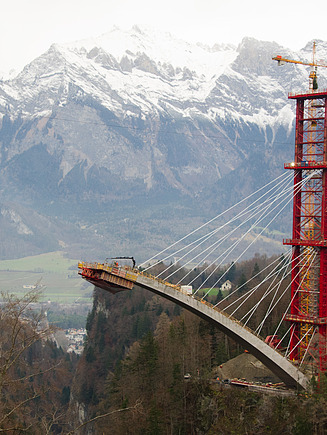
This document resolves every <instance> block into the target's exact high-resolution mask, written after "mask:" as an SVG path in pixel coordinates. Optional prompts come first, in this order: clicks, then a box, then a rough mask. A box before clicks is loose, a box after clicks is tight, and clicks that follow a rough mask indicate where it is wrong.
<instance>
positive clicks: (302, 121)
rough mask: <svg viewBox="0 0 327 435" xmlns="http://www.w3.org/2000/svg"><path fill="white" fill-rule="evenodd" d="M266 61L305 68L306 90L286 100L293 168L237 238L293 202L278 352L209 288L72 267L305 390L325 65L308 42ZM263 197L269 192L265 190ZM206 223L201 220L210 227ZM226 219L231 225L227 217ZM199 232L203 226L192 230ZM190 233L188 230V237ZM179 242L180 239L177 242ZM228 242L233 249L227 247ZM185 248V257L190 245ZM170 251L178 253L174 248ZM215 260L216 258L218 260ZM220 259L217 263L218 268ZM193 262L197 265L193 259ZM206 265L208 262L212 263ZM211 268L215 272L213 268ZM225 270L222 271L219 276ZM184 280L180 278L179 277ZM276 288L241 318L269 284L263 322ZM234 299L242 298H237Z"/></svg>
mask: <svg viewBox="0 0 327 435" xmlns="http://www.w3.org/2000/svg"><path fill="white" fill-rule="evenodd" d="M273 59H275V60H277V61H278V64H279V65H280V64H283V63H288V62H289V63H300V64H303V65H309V66H311V67H312V71H311V72H310V75H309V91H307V92H304V93H296V94H289V99H290V100H295V101H296V125H295V154H294V161H293V162H291V163H286V164H285V169H291V170H292V171H293V175H292V178H288V179H286V182H285V184H282V183H283V181H279V182H278V184H277V186H279V187H278V188H279V189H281V190H280V191H279V193H276V194H275V196H272V194H270V193H269V195H270V196H268V197H266V199H265V200H264V202H263V204H264V207H263V209H261V211H260V212H258V207H259V206H258V205H257V204H256V205H255V206H253V208H252V209H251V213H252V217H255V219H256V220H255V223H254V224H253V225H252V226H251V227H250V229H249V230H248V231H247V232H246V233H245V234H249V231H250V230H251V229H252V230H253V229H254V228H257V227H258V225H259V224H261V222H262V216H263V215H269V213H271V212H272V211H273V210H275V208H272V209H271V210H270V211H269V212H268V210H269V207H270V206H271V204H274V203H276V204H279V203H280V202H281V199H282V198H284V197H285V195H286V194H288V193H289V192H291V193H290V195H291V198H290V201H293V228H292V238H290V239H285V240H284V245H286V246H287V245H289V246H290V247H291V250H290V252H289V263H288V265H286V266H283V268H284V272H283V277H282V278H281V280H280V282H281V281H282V280H283V279H284V277H285V274H286V270H287V268H288V267H290V268H291V281H290V285H289V287H287V288H286V290H287V289H288V288H289V290H290V292H289V305H288V307H287V311H286V312H285V313H284V315H283V316H282V319H281V320H280V324H281V323H282V322H283V321H284V320H286V321H287V322H288V324H289V325H290V327H289V330H288V332H287V333H286V334H285V337H286V336H287V337H288V339H289V344H288V346H287V350H286V352H285V353H281V352H280V351H279V350H278V349H277V348H276V347H274V346H272V345H271V344H272V343H267V342H265V340H264V339H263V338H262V337H261V336H260V333H259V332H260V331H261V330H262V324H263V323H261V325H260V326H259V327H258V328H257V329H256V330H251V329H250V328H249V327H248V326H247V321H246V322H243V321H242V319H243V318H242V319H241V320H237V319H236V318H235V317H234V316H233V313H234V311H233V313H231V314H228V313H227V312H226V311H225V310H222V309H220V308H218V306H217V305H218V304H217V305H212V304H210V303H208V302H207V301H206V300H205V296H206V295H207V294H208V293H209V292H210V290H209V291H208V292H207V293H206V294H205V295H204V296H202V297H201V298H200V297H198V295H197V292H198V290H199V289H198V290H196V291H195V292H194V293H192V294H190V293H188V292H187V291H186V290H185V287H184V286H182V285H180V284H171V283H170V282H169V278H170V277H171V276H172V275H173V273H172V274H170V275H168V277H167V278H166V279H165V280H163V279H161V278H160V274H159V275H158V276H151V275H149V274H148V273H146V271H140V270H139V269H138V268H136V267H135V264H133V267H128V266H124V265H121V266H119V265H118V263H112V264H110V263H106V262H105V263H87V262H83V263H80V264H79V269H80V275H81V276H82V277H83V278H84V279H86V280H87V281H89V282H91V283H93V284H94V285H95V286H96V287H99V288H102V289H104V290H107V291H110V292H112V293H117V292H119V291H124V290H132V289H133V288H134V287H137V286H139V287H142V288H144V289H147V290H149V291H151V292H153V293H155V294H158V295H160V296H162V297H164V298H166V299H169V300H171V301H173V302H175V303H177V304H178V305H180V306H182V307H184V308H186V309H187V310H189V311H191V312H193V313H195V314H197V315H198V316H200V317H202V318H204V319H206V320H208V321H209V322H212V323H213V324H215V325H216V326H217V327H218V328H219V329H220V330H221V331H223V332H224V333H225V334H226V335H228V336H229V337H231V338H233V339H234V340H235V341H237V342H238V343H240V344H241V345H242V346H243V347H244V348H245V349H247V350H248V351H249V352H251V353H252V354H253V355H254V356H255V357H257V358H258V359H259V360H260V361H261V362H262V363H263V364H265V365H266V366H267V367H268V368H269V369H270V370H271V371H272V372H273V373H275V374H276V375H277V376H278V377H279V378H280V379H281V380H282V381H283V382H284V383H285V384H286V385H287V386H289V387H293V388H294V387H299V388H303V389H306V388H307V387H308V386H309V382H310V381H309V375H308V374H307V373H308V371H307V370H305V366H304V365H303V362H304V361H305V360H306V359H308V357H309V358H310V359H311V361H313V363H311V372H310V376H312V375H319V374H320V373H323V372H326V371H327V179H326V177H327V90H323V91H322V90H319V89H318V84H317V74H316V70H317V67H318V66H319V67H321V66H322V67H326V65H323V64H320V63H317V62H316V61H315V45H314V50H313V59H312V62H307V63H306V62H300V61H292V60H289V59H285V58H282V57H281V56H277V57H275V58H273ZM290 180H291V181H292V182H293V186H291V189H292V190H290V189H289V186H287V184H286V183H288V182H289V181H290ZM268 185H269V183H268V184H267V186H268ZM268 192H271V189H270V190H269V191H268ZM261 198H262V197H260V199H261ZM283 200H284V199H283ZM256 201H258V200H256ZM254 204H255V203H254ZM285 204H286V205H287V204H288V203H287V202H286V203H285ZM286 205H285V206H286ZM285 206H283V208H282V209H281V211H282V210H283V209H284V207H285ZM276 207H277V206H276ZM249 210H250V209H249V207H247V208H246V209H245V211H242V212H240V213H239V215H238V218H239V219H240V220H241V221H242V224H243V222H244V221H247V213H249ZM258 216H259V217H258ZM219 217H220V215H219ZM214 219H215V218H214ZM214 219H212V220H211V221H209V222H210V223H212V222H213V221H214ZM230 222H235V220H234V218H233V219H232V220H231V221H230ZM242 224H240V226H241V225H242ZM203 227H204V225H202V226H201V227H200V228H203ZM223 227H224V225H223V226H222V227H220V228H219V229H217V230H214V231H212V232H211V233H209V235H208V236H206V237H207V238H204V237H200V238H199V239H198V240H199V246H200V245H201V244H202V243H203V241H207V240H209V238H211V237H212V236H213V235H216V234H217V233H218V230H220V229H221V228H223ZM233 231H234V230H231V231H230V233H229V235H231V234H233ZM193 233H195V231H193V232H192V233H191V234H193ZM261 233H262V231H261ZM261 233H260V234H261ZM260 234H259V235H260ZM225 238H226V236H224V237H222V238H221V239H220V240H218V241H217V242H215V243H213V244H212V245H211V246H210V249H209V248H208V249H209V251H208V249H206V250H204V251H203V252H204V253H206V254H205V257H204V259H207V258H208V257H209V255H210V254H211V253H212V252H213V251H214V249H217V248H219V247H220V246H221V243H222V241H223V240H225ZM234 238H235V237H234ZM184 239H185V237H184V238H183V239H181V240H184ZM176 243H177V242H176ZM236 243H237V242H235V243H234V244H233V246H232V248H233V247H234V246H235V245H236ZM251 243H252V242H251ZM174 245H175V244H174ZM174 245H172V246H174ZM192 245H193V242H192V243H190V244H188V245H187V247H188V248H189V247H190V246H192ZM232 248H230V249H228V253H230V252H231V251H232ZM189 251H190V252H192V251H193V248H192V249H190V250H189ZM162 252H164V251H162ZM162 252H160V253H159V254H161V253H162ZM176 252H177V253H180V250H178V251H176ZM220 257H221V255H220V256H219V257H218V258H220ZM167 258H169V257H166V259H167ZM182 258H183V257H182ZM195 258H197V257H195ZM224 258H226V257H224ZM238 258H240V257H238ZM150 260H152V259H150ZM162 261H164V260H162ZM222 261H223V260H221V263H220V264H222ZM236 261H237V259H236ZM198 264H201V263H200V262H198ZM202 264H203V260H202ZM212 265H215V260H214V261H213V262H212ZM213 267H214V266H213ZM215 267H216V269H217V268H218V267H219V265H218V266H215ZM169 268H170V266H169V267H168V268H167V269H168V270H169ZM276 268H277V269H278V270H277V271H276ZM216 269H215V270H216ZM178 270H180V269H178ZM228 270H229V269H227V270H226V271H225V272H224V274H223V275H222V277H223V276H224V275H225V274H226V273H227V272H228ZM279 273H280V268H279V266H276V267H275V268H274V269H273V272H272V273H271V274H270V278H273V277H274V278H273V280H275V279H276V277H277V276H278V274H279ZM187 275H188V273H187V274H186V277H187ZM251 279H252V278H251ZM180 282H181V280H180V281H179V283H180ZM191 282H192V281H191ZM204 282H206V280H205V281H204ZM265 282H266V281H265ZM203 284H204V283H203ZM203 284H202V285H203ZM279 286H280V284H279V285H278V286H277V285H276V286H275V285H269V287H268V289H266V290H265V292H264V295H263V296H262V297H261V299H260V300H259V301H258V302H256V303H255V306H254V307H253V308H251V309H250V311H249V313H248V314H249V317H251V316H252V315H253V313H254V311H255V310H256V308H257V307H258V306H259V304H260V303H261V300H262V299H263V298H265V297H266V296H268V295H270V294H272V292H273V291H274V288H275V287H277V290H276V292H275V293H274V294H273V296H272V299H271V301H270V303H269V308H268V309H267V312H266V314H265V316H264V320H265V319H267V318H268V317H269V315H270V314H271V312H272V310H273V308H274V307H275V306H276V304H277V302H278V301H279V300H280V296H279V295H278V293H277V291H278V289H279ZM257 287H258V285H257V286H255V287H254V289H253V290H250V292H249V295H251V294H253V292H254V291H255V290H256V289H257ZM286 290H285V291H286ZM284 293H285V292H284ZM227 297H229V295H228V296H227ZM242 298H244V299H243V301H242ZM248 298H249V296H247V295H242V296H241V297H240V298H239V300H238V304H239V306H241V305H242V304H243V303H244V301H246V300H247V299H248ZM233 303H235V302H233ZM231 305H232V304H231ZM236 310H237V308H236V309H235V311H236ZM264 320H263V321H264ZM280 324H279V326H280ZM271 337H276V335H275V334H274V335H272V336H271Z"/></svg>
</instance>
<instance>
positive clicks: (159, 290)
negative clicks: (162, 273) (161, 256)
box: [79, 263, 309, 389]
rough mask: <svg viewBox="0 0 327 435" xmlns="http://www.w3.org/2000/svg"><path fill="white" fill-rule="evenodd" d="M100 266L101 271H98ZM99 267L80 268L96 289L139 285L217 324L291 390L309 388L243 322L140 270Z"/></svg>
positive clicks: (301, 375)
mask: <svg viewBox="0 0 327 435" xmlns="http://www.w3.org/2000/svg"><path fill="white" fill-rule="evenodd" d="M96 264H97V263H96ZM92 265H93V264H92ZM98 266H100V268H97V267H98ZM97 267H90V265H89V264H87V267H86V266H85V263H81V264H80V265H79V268H80V269H82V272H80V274H81V276H82V277H83V278H84V279H86V280H87V281H89V282H91V283H92V284H94V285H95V286H96V287H100V288H102V289H104V290H107V291H109V292H111V293H117V292H118V291H123V290H131V289H132V288H133V286H134V285H137V286H140V287H142V288H144V289H146V290H149V291H151V292H152V293H155V294H157V295H159V296H162V297H164V298H166V299H168V300H170V301H172V302H174V303H176V304H178V305H180V306H181V307H183V308H185V309H187V310H189V311H191V312H192V313H194V314H196V315H197V316H200V317H201V318H202V319H204V320H207V321H209V322H211V323H213V324H214V325H215V326H217V328H219V329H220V330H221V331H222V332H223V333H225V334H226V335H227V336H229V337H230V338H232V339H233V340H235V341H236V342H238V343H240V344H241V346H242V347H244V348H245V349H247V350H248V351H249V352H250V353H251V354H252V355H254V356H255V357H256V358H257V359H258V360H259V361H261V362H262V363H263V364H264V365H265V366H266V367H268V368H269V369H270V370H271V371H272V372H273V373H274V374H275V375H276V376H278V377H279V378H280V379H281V381H283V382H284V383H285V384H286V385H287V386H288V387H291V388H299V387H300V388H304V389H306V388H307V387H308V384H309V379H308V378H307V376H306V375H305V374H304V373H302V371H300V370H299V369H298V368H297V367H296V366H294V365H293V364H292V363H291V362H290V361H289V360H287V359H286V358H285V357H284V356H283V355H282V354H281V353H279V352H278V351H277V350H276V349H273V348H272V347H270V346H269V345H268V344H267V343H265V342H264V340H263V339H262V337H260V336H258V335H256V334H255V333H254V332H253V331H251V330H250V329H249V328H247V327H245V326H244V325H242V324H241V322H238V321H237V320H236V319H233V318H231V317H229V315H228V314H226V313H224V312H223V311H221V310H219V309H218V308H215V307H213V306H212V305H211V304H209V303H207V302H205V301H203V300H201V299H197V298H195V297H193V295H187V294H185V293H183V292H182V291H181V288H180V287H179V286H175V285H172V284H170V283H167V282H165V281H162V280H157V279H155V278H154V277H149V276H146V275H145V274H142V273H139V272H138V271H137V270H133V271H131V270H128V269H127V268H118V269H117V271H115V270H114V271H113V270H112V267H111V266H108V267H107V266H105V265H99V264H97ZM104 269H107V270H104Z"/></svg>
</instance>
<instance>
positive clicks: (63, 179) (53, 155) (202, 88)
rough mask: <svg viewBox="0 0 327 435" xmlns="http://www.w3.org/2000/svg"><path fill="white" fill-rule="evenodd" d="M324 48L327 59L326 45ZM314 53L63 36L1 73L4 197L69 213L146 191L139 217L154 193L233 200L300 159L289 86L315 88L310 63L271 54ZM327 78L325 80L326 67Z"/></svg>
mask: <svg viewBox="0 0 327 435" xmlns="http://www.w3.org/2000/svg"><path fill="white" fill-rule="evenodd" d="M317 47H318V52H317V57H321V58H325V59H327V43H326V42H323V41H317ZM311 51H312V43H308V45H307V46H306V47H305V48H304V49H303V50H301V52H299V53H292V52H290V51H289V50H287V49H285V48H283V47H281V46H279V45H278V44H276V43H273V42H262V41H257V40H254V39H251V38H245V39H243V41H242V42H241V43H240V44H239V46H238V47H234V46H232V45H219V44H217V45H215V46H214V47H207V46H205V45H201V44H197V45H192V44H189V43H187V42H185V41H182V40H177V39H176V38H174V37H173V36H171V35H170V34H159V33H157V32H153V31H150V30H148V29H140V28H138V27H133V28H132V29H131V30H130V31H128V32H127V31H122V30H120V29H118V28H114V29H112V30H111V31H110V32H109V33H107V34H104V35H102V36H100V37H98V38H94V39H89V40H84V41H77V42H74V43H69V44H63V45H58V44H54V45H52V46H51V47H50V48H49V50H48V51H47V52H46V53H44V54H43V55H42V56H40V57H38V58H37V59H35V60H34V61H33V62H31V63H30V64H29V65H27V66H26V67H25V68H24V69H23V70H22V71H21V72H20V73H19V74H18V75H17V76H16V77H15V78H14V79H11V80H6V81H1V82H0V117H1V118H0V119H1V120H0V162H1V184H2V190H1V200H2V201H6V200H8V199H10V200H12V199H13V198H14V200H15V201H17V200H18V199H19V201H20V202H23V203H25V204H26V205H29V206H33V207H35V208H37V209H38V210H39V211H42V212H43V213H44V212H45V210H47V213H48V214H51V213H54V214H56V215H57V214H58V213H60V214H61V215H62V216H63V217H65V213H66V212H67V208H69V207H72V208H73V209H74V212H72V211H71V212H70V213H73V214H74V215H75V219H77V217H76V216H79V218H80V216H82V215H83V216H84V218H85V219H86V220H87V219H88V217H87V216H89V215H90V214H91V215H92V213H93V212H94V203H96V204H98V205H97V207H99V210H101V211H103V210H107V209H108V208H111V207H113V204H118V203H119V204H121V202H122V201H134V202H135V201H136V198H138V200H139V201H141V202H142V204H143V205H142V207H140V208H137V207H136V209H137V212H136V213H137V214H139V216H140V218H141V216H143V215H142V211H141V209H144V208H146V207H145V206H144V201H145V200H146V198H147V201H148V205H149V206H151V204H153V203H154V202H155V201H156V200H158V198H159V197H160V198H161V201H162V203H165V201H168V199H169V200H170V201H171V200H178V201H179V203H183V204H184V205H185V204H186V203H187V201H193V200H194V198H201V200H202V201H203V203H205V204H206V212H211V211H213V210H215V211H216V210H217V209H220V208H221V207H222V206H223V205H224V204H223V203H224V201H227V199H226V198H225V197H226V196H225V195H224V193H225V192H226V190H227V189H228V190H229V194H228V195H227V196H228V200H231V198H234V197H235V196H238V195H242V194H244V193H245V192H244V190H248V189H250V188H252V187H254V186H255V185H256V184H257V183H259V182H260V181H261V180H258V178H259V177H260V178H261V179H262V180H263V179H264V178H265V177H268V178H269V177H270V178H271V177H273V176H274V175H275V174H276V173H277V172H280V171H281V170H282V164H283V162H284V160H288V159H289V158H292V153H293V146H292V134H291V133H292V126H293V121H294V106H293V103H291V102H289V101H288V100H287V93H288V92H289V91H295V90H299V89H302V90H305V89H306V88H307V82H308V69H307V68H306V67H303V66H299V65H293V64H289V65H287V66H284V67H282V68H279V67H277V64H276V63H275V62H273V61H272V59H271V58H272V57H273V56H275V55H276V54H281V55H285V56H288V57H291V58H293V59H301V60H306V61H307V60H310V59H311ZM319 81H320V83H319V84H320V87H327V85H326V83H327V74H326V72H325V71H323V69H321V70H320V71H319ZM259 164H260V165H261V167H260V168H261V169H260V171H259V173H260V174H259V173H258V171H257V169H258V166H256V165H259ZM236 172H237V176H235V174H236ZM240 177H245V178H246V180H247V182H246V183H241V184H240ZM240 186H242V187H240ZM223 198H225V199H223ZM67 199H69V204H68V205H67ZM136 202H137V201H136ZM81 204H84V206H83V205H81ZM89 204H93V206H92V207H91V208H90V209H88V207H89ZM209 204H210V205H209ZM79 206H81V209H79V210H77V209H76V207H79ZM195 214H197V212H196V213H195ZM2 216H3V217H5V216H9V215H8V214H6V213H5V214H2ZM122 218H124V219H125V217H124V216H123V212H122V213H119V212H118V211H117V213H116V219H118V220H119V219H122ZM162 219H166V217H162ZM159 220H160V219H159ZM22 224H23V223H22ZM190 225H191V223H190ZM21 227H22V226H21ZM27 227H28V225H27ZM25 237H27V235H26V234H25Z"/></svg>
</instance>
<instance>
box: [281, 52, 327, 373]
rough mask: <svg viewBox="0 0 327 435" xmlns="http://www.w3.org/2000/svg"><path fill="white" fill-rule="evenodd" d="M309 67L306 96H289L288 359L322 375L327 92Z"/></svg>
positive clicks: (326, 300) (325, 350)
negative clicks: (292, 109)
mask: <svg viewBox="0 0 327 435" xmlns="http://www.w3.org/2000/svg"><path fill="white" fill-rule="evenodd" d="M314 57H315V44H314V46H313V60H312V62H310V63H303V62H299V61H292V60H288V59H284V58H282V57H281V56H277V57H276V58H273V59H274V60H277V61H278V62H279V64H281V63H284V62H293V63H301V64H304V65H310V66H312V67H313V69H312V70H311V72H310V75H309V91H308V92H306V93H302V94H289V99H293V100H296V125H295V157H294V162H292V163H287V164H285V168H286V169H292V170H293V171H294V192H293V234H292V239H287V240H284V244H286V245H292V246H293V257H292V282H291V304H290V313H289V314H287V315H286V316H285V320H288V321H290V322H291V330H290V334H291V340H290V348H289V356H290V359H291V360H293V361H294V362H295V363H297V364H299V365H300V364H302V363H303V362H304V360H305V359H306V357H310V359H311V361H312V362H313V365H314V366H315V367H316V368H317V369H319V370H320V371H326V370H327V202H326V201H327V179H326V176H327V90H324V91H320V90H318V85H317V75H316V70H317V66H323V67H325V66H326V65H322V64H317V63H316V62H315V59H314Z"/></svg>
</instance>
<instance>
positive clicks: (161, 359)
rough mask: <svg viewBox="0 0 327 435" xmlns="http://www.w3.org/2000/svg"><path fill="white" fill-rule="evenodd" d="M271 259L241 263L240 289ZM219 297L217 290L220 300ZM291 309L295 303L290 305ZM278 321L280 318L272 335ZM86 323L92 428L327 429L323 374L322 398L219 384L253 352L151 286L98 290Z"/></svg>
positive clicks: (82, 383)
mask: <svg viewBox="0 0 327 435" xmlns="http://www.w3.org/2000/svg"><path fill="white" fill-rule="evenodd" d="M281 261H282V259H281ZM270 262H271V259H268V258H267V257H265V256H256V257H255V258H254V259H252V260H250V261H246V262H243V263H240V264H236V265H234V266H233V268H232V269H231V270H232V272H231V276H230V278H231V279H232V282H233V288H234V289H236V291H239V292H242V291H244V288H242V285H243V284H244V282H245V281H246V280H248V279H249V278H250V277H251V276H254V275H255V273H257V272H258V270H261V269H264V267H266V266H267V264H269V263H270ZM158 267H162V265H161V266H158ZM222 273H223V270H219V271H217V274H218V275H219V274H222ZM266 273H267V272H266ZM214 278H215V277H213V279H214ZM176 279H177V278H176ZM285 285H286V284H285ZM220 297H221V295H220V294H219V293H218V294H216V295H214V296H212V301H213V302H215V301H217V299H219V298H220ZM282 305H283V304H282ZM285 306H286V302H285V304H284V305H283V307H282V308H281V310H283V309H284V308H285ZM245 309H246V308H245ZM277 316H278V315H277ZM276 322H277V318H276V317H271V318H270V319H269V322H268V324H267V326H266V330H265V331H263V335H264V334H267V333H269V331H270V330H273V328H274V327H275V325H276ZM87 329H88V338H87V343H86V347H85V352H84V355H83V356H82V358H81V360H80V361H79V366H78V370H77V373H76V377H75V381H74V385H73V388H72V391H73V397H74V400H75V403H72V406H74V407H75V419H76V422H75V424H81V423H82V422H83V419H84V420H85V421H89V420H92V422H91V423H89V424H88V425H86V426H87V427H88V428H89V429H88V430H90V427H92V430H93V432H92V433H110V434H220V433H221V434H244V433H249V434H252V433H271V434H277V433H287V434H310V433H323V432H319V431H321V430H324V424H325V423H324V421H325V420H324V418H325V417H323V418H320V417H319V416H318V415H319V413H323V415H324V416H325V415H326V417H327V414H326V413H325V411H324V406H325V400H326V399H327V396H326V395H325V392H324V382H323V381H322V384H321V388H320V391H319V394H318V395H312V396H311V395H310V396H306V397H305V396H303V395H302V394H301V395H299V396H297V395H296V394H295V396H294V397H287V398H282V397H271V396H265V395H260V394H257V393H253V392H245V391H237V390H234V389H233V390H232V389H229V388H227V387H226V386H225V385H221V384H219V383H217V380H216V374H215V373H216V370H217V367H219V366H220V365H222V364H223V363H225V362H226V361H227V360H230V359H231V358H233V357H235V356H237V355H239V354H241V353H243V352H244V349H242V348H240V346H239V345H238V344H237V343H235V342H233V341H232V340H230V339H228V338H227V337H226V336H224V334H222V333H221V332H220V331H218V330H217V329H216V328H215V327H213V326H211V325H210V324H208V323H207V322H205V321H203V320H200V319H199V318H198V317H196V316H195V315H193V314H190V313H188V312H187V311H184V310H182V311H181V310H180V309H179V308H178V307H177V306H176V305H173V304H172V303H170V302H167V301H165V300H164V299H162V298H159V297H157V296H152V295H151V294H150V293H149V292H146V291H144V290H141V289H138V288H135V289H134V290H132V291H128V292H126V293H125V292H122V293H119V294H116V295H111V294H108V293H106V292H104V291H102V290H95V293H94V306H93V310H92V312H91V313H90V315H89V318H88V323H87ZM325 398H326V399H325ZM100 417H101V418H100ZM86 426H85V427H86ZM109 428H110V429H109ZM85 430H86V429H85ZM315 430H317V431H318V432H315ZM85 433H87V432H85Z"/></svg>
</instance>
